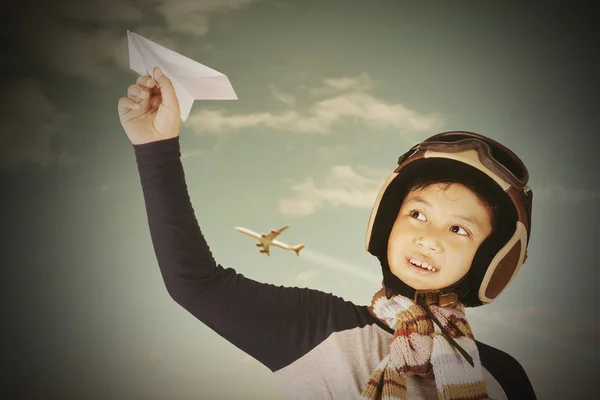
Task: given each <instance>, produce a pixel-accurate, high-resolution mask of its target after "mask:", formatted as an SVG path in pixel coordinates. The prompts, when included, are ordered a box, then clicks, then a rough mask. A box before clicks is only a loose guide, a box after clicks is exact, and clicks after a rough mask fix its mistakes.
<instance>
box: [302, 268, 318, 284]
mask: <svg viewBox="0 0 600 400" xmlns="http://www.w3.org/2000/svg"><path fill="white" fill-rule="evenodd" d="M322 273H323V272H322V271H319V270H318V269H310V270H308V271H303V272H300V273H299V274H298V275H296V279H297V280H299V281H301V282H308V281H311V280H312V279H313V278H314V277H316V276H319V275H321V274H322Z"/></svg>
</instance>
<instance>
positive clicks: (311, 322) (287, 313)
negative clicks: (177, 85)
mask: <svg viewBox="0 0 600 400" xmlns="http://www.w3.org/2000/svg"><path fill="white" fill-rule="evenodd" d="M134 150H135V155H136V160H137V165H138V171H139V174H140V179H141V185H142V191H143V196H144V201H145V205H146V214H147V218H148V224H149V229H150V235H151V238H152V243H153V247H154V251H155V254H156V258H157V261H158V265H159V268H160V272H161V274H162V278H163V280H164V283H165V287H166V289H167V291H168V293H169V295H170V296H171V297H172V298H173V300H174V301H176V302H177V303H178V304H179V305H181V306H182V307H183V308H185V309H186V310H187V311H188V312H190V313H191V314H192V315H194V316H195V317H196V318H197V319H198V320H200V321H201V322H202V323H204V324H205V325H207V326H208V327H210V328H211V329H212V330H213V331H215V332H216V333H218V334H219V335H221V336H222V337H223V338H225V339H226V340H228V341H229V342H230V343H232V344H233V345H235V346H236V347H238V348H239V349H241V350H242V351H244V352H246V353H247V354H249V355H250V356H252V357H254V358H255V359H257V360H258V361H259V362H261V363H263V364H264V365H265V366H267V367H268V368H269V369H270V370H271V371H276V370H278V369H280V368H283V367H284V366H286V365H288V364H290V363H292V362H293V361H295V360H296V359H298V358H300V357H301V356H302V355H304V354H306V353H307V352H309V351H310V350H311V349H312V348H314V347H315V346H316V345H318V343H320V342H321V341H323V340H324V339H325V338H326V337H327V336H329V335H330V334H331V333H332V332H333V331H336V330H341V329H346V328H348V327H350V326H353V325H356V324H357V320H358V319H359V316H358V315H357V311H356V306H355V305H353V304H352V303H350V302H347V301H344V300H343V299H341V298H339V297H337V296H333V295H331V294H326V293H323V292H320V291H317V290H312V289H300V288H296V287H294V288H291V287H282V286H275V285H271V284H267V283H261V282H257V281H254V280H252V279H248V278H246V277H244V276H243V275H242V274H240V273H237V272H236V271H235V270H233V269H232V268H224V267H223V266H221V265H219V264H217V263H216V262H215V259H214V258H213V255H212V253H211V251H210V249H209V246H208V244H207V242H206V240H205V238H204V236H203V234H202V232H201V230H200V227H199V224H198V222H197V220H196V216H195V213H194V210H193V208H192V204H191V201H190V198H189V194H188V190H187V186H186V180H185V175H184V171H183V165H182V163H181V153H180V146H179V138H178V137H177V138H173V139H167V140H162V141H158V142H152V143H148V144H143V145H134ZM201 207H202V206H201ZM202 210H203V212H205V213H207V212H210V206H207V205H205V206H203V208H202Z"/></svg>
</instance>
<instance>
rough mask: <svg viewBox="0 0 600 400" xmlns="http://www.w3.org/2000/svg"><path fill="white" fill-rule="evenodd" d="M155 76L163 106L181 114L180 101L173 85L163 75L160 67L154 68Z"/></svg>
mask: <svg viewBox="0 0 600 400" xmlns="http://www.w3.org/2000/svg"><path fill="white" fill-rule="evenodd" d="M153 75H154V79H155V80H156V82H157V83H158V87H159V88H160V94H161V97H162V104H163V105H164V106H165V107H167V108H168V109H170V110H172V111H174V112H176V113H177V114H179V101H178V100H177V95H176V94H175V88H174V87H173V83H172V82H171V80H170V79H169V78H167V76H166V75H165V74H163V72H162V71H161V70H160V67H154V71H153Z"/></svg>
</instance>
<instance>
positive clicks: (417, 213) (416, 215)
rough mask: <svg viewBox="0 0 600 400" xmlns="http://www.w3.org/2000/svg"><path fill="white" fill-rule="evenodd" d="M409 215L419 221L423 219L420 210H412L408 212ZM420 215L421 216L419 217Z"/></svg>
mask: <svg viewBox="0 0 600 400" xmlns="http://www.w3.org/2000/svg"><path fill="white" fill-rule="evenodd" d="M410 216H411V217H413V218H416V219H419V220H421V221H425V215H423V214H422V213H421V212H420V211H416V210H413V211H411V212H410ZM419 216H421V218H419Z"/></svg>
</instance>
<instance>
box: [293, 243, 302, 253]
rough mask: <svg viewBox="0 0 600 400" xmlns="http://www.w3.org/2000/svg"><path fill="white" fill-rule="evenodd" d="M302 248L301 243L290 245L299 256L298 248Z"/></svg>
mask: <svg viewBox="0 0 600 400" xmlns="http://www.w3.org/2000/svg"><path fill="white" fill-rule="evenodd" d="M303 248H304V245H303V244H298V245H296V246H293V247H292V250H294V251H295V252H296V255H297V256H299V255H300V250H302V249H303Z"/></svg>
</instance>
